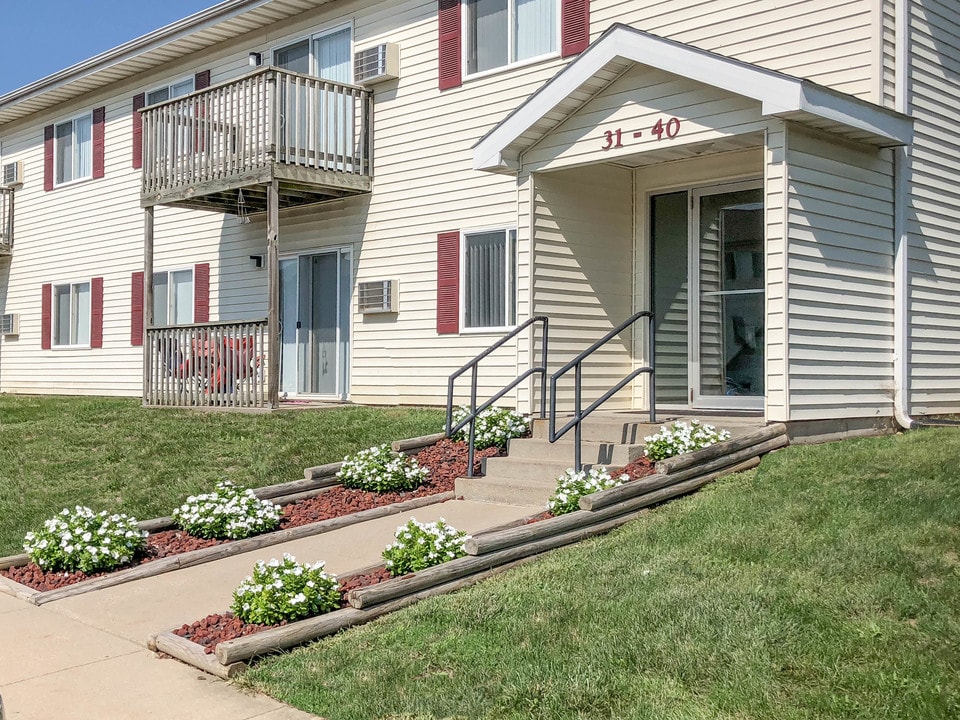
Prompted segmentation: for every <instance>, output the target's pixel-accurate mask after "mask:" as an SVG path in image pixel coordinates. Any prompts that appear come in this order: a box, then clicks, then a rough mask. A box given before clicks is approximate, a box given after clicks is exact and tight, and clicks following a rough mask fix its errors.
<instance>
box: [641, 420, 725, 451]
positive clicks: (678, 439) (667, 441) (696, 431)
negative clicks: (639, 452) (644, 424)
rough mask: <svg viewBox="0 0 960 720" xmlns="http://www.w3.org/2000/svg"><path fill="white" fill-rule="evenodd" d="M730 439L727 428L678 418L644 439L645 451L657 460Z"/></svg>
mask: <svg viewBox="0 0 960 720" xmlns="http://www.w3.org/2000/svg"><path fill="white" fill-rule="evenodd" d="M729 439H730V433H729V432H728V431H727V430H717V429H716V428H715V427H714V426H713V425H704V424H702V423H701V422H700V421H699V420H691V421H690V422H689V423H686V422H684V421H682V420H678V421H677V422H675V423H673V424H672V425H671V426H670V427H669V428H668V427H667V426H665V425H664V426H663V427H661V428H660V432H658V433H657V434H656V435H649V436H647V437H645V438H644V439H643V440H644V442H645V443H646V449H645V450H644V452H645V453H646V455H647V457H648V458H650V459H651V460H653V461H657V460H663V459H664V458H668V457H673V456H674V455H683V454H684V453H688V452H693V451H694V450H699V449H700V448H705V447H707V446H708V445H713V444H715V443H718V442H720V441H721V440H729Z"/></svg>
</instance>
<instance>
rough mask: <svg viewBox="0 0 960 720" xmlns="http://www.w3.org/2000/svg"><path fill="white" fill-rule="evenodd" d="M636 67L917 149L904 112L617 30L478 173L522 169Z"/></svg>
mask: <svg viewBox="0 0 960 720" xmlns="http://www.w3.org/2000/svg"><path fill="white" fill-rule="evenodd" d="M634 64H641V65H649V66H651V67H654V68H656V69H658V70H664V71H666V72H669V73H673V74H674V75H678V76H680V77H684V78H689V79H691V80H695V81H697V82H701V83H703V84H705V85H710V86H713V87H716V88H720V89H722V90H726V91H728V92H730V93H733V94H735V95H740V96H742V97H747V98H751V99H753V100H756V101H758V102H759V103H760V105H761V112H762V113H763V114H764V115H767V116H776V117H783V118H786V119H790V120H794V121H797V122H800V123H804V124H806V125H810V126H812V127H816V128H820V129H822V130H826V131H828V132H832V133H835V134H837V135H840V136H842V137H845V138H848V139H851V140H857V141H860V142H866V143H869V144H872V145H877V146H879V147H895V146H900V145H909V144H910V142H911V140H912V138H913V121H912V120H911V119H910V118H909V117H908V116H906V115H903V114H901V113H897V112H894V111H892V110H887V109H885V108H881V107H880V106H878V105H874V104H872V103H869V102H866V101H864V100H860V99H859V98H856V97H853V96H852V95H847V94H845V93H840V92H837V91H835V90H830V89H829V88H826V87H823V86H821V85H817V84H816V83H813V82H810V81H809V80H802V79H800V78H796V77H793V76H791V75H785V74H783V73H779V72H775V71H773V70H766V69H764V68H761V67H758V66H756V65H751V64H749V63H745V62H741V61H739V60H733V59H731V58H727V57H724V56H722V55H717V54H716V53H712V52H708V51H706V50H700V49H698V48H694V47H691V46H689V45H684V44H682V43H678V42H674V41H673V40H667V39H665V38H661V37H658V36H656V35H651V34H650V33H647V32H643V31H642V30H637V29H635V28H632V27H629V26H627V25H622V24H616V25H612V26H611V27H610V28H609V29H608V30H607V31H606V32H604V33H603V35H601V36H600V37H599V38H597V40H596V41H594V42H593V43H592V44H591V45H590V47H588V48H587V49H586V50H584V51H583V53H581V54H580V56H579V57H578V58H577V59H576V60H574V61H573V62H572V63H570V64H569V65H567V67H565V68H564V69H563V70H561V71H560V72H559V73H557V75H555V76H554V77H553V79H551V80H550V81H548V82H547V83H546V84H545V85H544V86H543V87H541V88H540V89H539V90H538V91H537V92H535V93H534V94H533V95H531V96H530V97H529V98H528V99H527V100H526V101H525V102H524V103H523V104H522V105H521V106H520V107H518V108H517V109H516V110H514V111H513V112H512V113H511V114H510V115H508V116H507V117H506V118H505V119H504V120H503V121H502V122H501V123H500V124H498V125H497V126H496V127H494V128H493V129H492V130H491V131H490V132H488V133H487V134H486V135H485V136H484V137H483V138H482V139H481V140H480V142H478V143H477V144H476V145H475V146H474V148H473V150H474V155H473V167H474V169H475V170H491V171H514V170H516V169H517V168H518V159H519V156H520V154H521V153H522V152H523V151H524V150H526V149H527V148H529V147H531V146H532V145H533V144H534V143H536V142H537V141H538V140H540V139H541V138H542V137H544V136H545V135H547V134H548V133H549V132H550V131H551V130H553V128H555V127H556V126H558V125H559V124H560V123H561V122H563V120H565V119H566V118H567V117H569V116H570V115H572V114H573V113H575V112H576V111H577V110H579V109H580V108H581V107H583V106H584V105H586V104H587V103H588V102H589V101H590V99H591V98H593V97H595V96H596V95H597V94H598V93H599V92H600V91H602V90H603V89H604V88H605V87H607V85H609V84H610V83H611V82H612V81H613V80H615V79H616V78H617V77H619V76H620V75H621V74H622V73H623V72H625V71H626V70H627V69H629V68H630V67H632V66H633V65H634Z"/></svg>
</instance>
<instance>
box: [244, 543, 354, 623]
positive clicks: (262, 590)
mask: <svg viewBox="0 0 960 720" xmlns="http://www.w3.org/2000/svg"><path fill="white" fill-rule="evenodd" d="M323 568H324V564H323V563H322V562H318V563H315V564H313V565H308V564H305V563H298V562H297V560H296V558H295V557H293V556H292V555H290V554H288V553H284V554H283V559H282V560H277V559H276V558H273V559H271V560H270V561H268V562H264V561H263V560H258V561H257V564H256V565H255V566H254V568H253V575H248V576H247V577H246V578H244V580H243V582H241V583H240V585H239V586H238V587H237V589H236V590H234V592H233V603H232V604H231V606H230V609H231V610H232V611H233V614H234V615H236V616H237V617H238V618H240V619H241V620H243V621H244V622H247V623H256V624H260V625H275V624H277V623H279V622H280V621H282V620H299V619H301V618H305V617H313V616H314V615H320V614H321V613H325V612H330V611H331V610H336V609H337V608H339V607H340V585H339V583H338V582H337V577H336V575H331V574H330V573H327V572H325V571H324V569H323Z"/></svg>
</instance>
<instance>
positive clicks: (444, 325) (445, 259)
mask: <svg viewBox="0 0 960 720" xmlns="http://www.w3.org/2000/svg"><path fill="white" fill-rule="evenodd" d="M458 332H460V233H459V232H445V233H440V234H439V235H437V334H438V335H448V334H450V333H458Z"/></svg>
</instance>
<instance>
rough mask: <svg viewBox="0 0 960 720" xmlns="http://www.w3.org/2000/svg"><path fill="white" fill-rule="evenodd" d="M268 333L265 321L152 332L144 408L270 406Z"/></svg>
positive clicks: (146, 357) (149, 333) (148, 338)
mask: <svg viewBox="0 0 960 720" xmlns="http://www.w3.org/2000/svg"><path fill="white" fill-rule="evenodd" d="M266 333H267V321H266V320H251V321H246V322H231V323H202V324H198V325H181V326H176V327H154V328H149V329H148V330H147V332H146V348H145V349H146V352H145V353H144V371H143V400H144V404H145V405H151V406H166V407H218V408H266V407H270V406H271V403H270V395H269V392H268V388H267V377H268V374H269V373H268V372H267V365H268V362H269V356H268V354H267V341H266Z"/></svg>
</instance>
